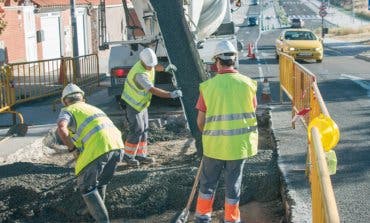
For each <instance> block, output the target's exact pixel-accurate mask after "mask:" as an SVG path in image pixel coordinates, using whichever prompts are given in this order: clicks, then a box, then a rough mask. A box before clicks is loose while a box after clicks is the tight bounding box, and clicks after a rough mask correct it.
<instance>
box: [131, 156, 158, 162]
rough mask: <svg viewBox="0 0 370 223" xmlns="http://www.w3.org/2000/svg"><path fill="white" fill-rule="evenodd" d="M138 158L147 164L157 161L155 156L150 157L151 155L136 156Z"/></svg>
mask: <svg viewBox="0 0 370 223" xmlns="http://www.w3.org/2000/svg"><path fill="white" fill-rule="evenodd" d="M136 159H137V160H138V161H139V162H140V163H145V164H152V163H155V159H154V158H153V157H149V156H136Z"/></svg>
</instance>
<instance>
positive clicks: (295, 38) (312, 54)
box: [276, 29, 324, 63]
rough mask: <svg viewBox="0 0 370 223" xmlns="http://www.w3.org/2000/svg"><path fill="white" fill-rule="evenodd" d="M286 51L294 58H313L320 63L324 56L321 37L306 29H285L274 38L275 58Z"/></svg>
mask: <svg viewBox="0 0 370 223" xmlns="http://www.w3.org/2000/svg"><path fill="white" fill-rule="evenodd" d="M281 52H283V53H287V54H289V55H290V56H292V57H294V59H296V60H305V59H314V60H316V61H317V62H318V63H321V62H322V60H323V58H324V47H323V43H322V39H321V38H319V37H318V36H316V35H315V34H314V33H313V32H312V31H311V30H308V29H286V30H284V31H283V32H282V33H281V34H280V36H279V38H278V39H277V40H276V58H279V53H281Z"/></svg>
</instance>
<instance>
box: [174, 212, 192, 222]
mask: <svg viewBox="0 0 370 223" xmlns="http://www.w3.org/2000/svg"><path fill="white" fill-rule="evenodd" d="M188 217H189V211H188V210H183V211H182V212H181V213H179V214H177V215H176V216H175V217H174V218H173V220H172V221H171V223H185V222H187V221H188Z"/></svg>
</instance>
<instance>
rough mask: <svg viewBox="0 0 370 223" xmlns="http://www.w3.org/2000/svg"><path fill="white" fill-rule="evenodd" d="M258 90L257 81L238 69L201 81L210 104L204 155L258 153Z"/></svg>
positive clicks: (233, 157) (238, 156) (225, 157)
mask: <svg viewBox="0 0 370 223" xmlns="http://www.w3.org/2000/svg"><path fill="white" fill-rule="evenodd" d="M256 91H257V83H256V82H255V81H253V80H251V79H250V78H248V77H246V76H243V75H241V74H238V73H233V74H223V75H216V76H215V77H214V78H212V79H209V80H207V81H205V82H203V83H202V84H201V85H200V92H201V93H202V95H203V98H204V102H205V105H206V108H207V111H206V117H205V124H204V129H203V133H202V141H203V153H204V155H206V156H208V157H210V158H214V159H221V160H238V159H243V158H247V157H250V156H253V155H255V154H256V153H257V144H258V132H257V129H258V128H257V119H256V115H255V111H254V110H255V109H254V106H253V99H254V97H255V96H256Z"/></svg>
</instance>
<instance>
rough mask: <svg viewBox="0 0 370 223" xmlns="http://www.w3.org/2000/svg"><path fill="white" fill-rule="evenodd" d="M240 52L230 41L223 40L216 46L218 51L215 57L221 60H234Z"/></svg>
mask: <svg viewBox="0 0 370 223" xmlns="http://www.w3.org/2000/svg"><path fill="white" fill-rule="evenodd" d="M225 54H233V55H225ZM237 54H238V51H237V50H236V49H235V47H234V45H233V44H232V43H231V42H230V41H228V40H222V41H221V42H219V43H218V44H217V45H216V50H215V53H214V57H218V58H220V59H221V60H234V59H235V58H236V55H237Z"/></svg>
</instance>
